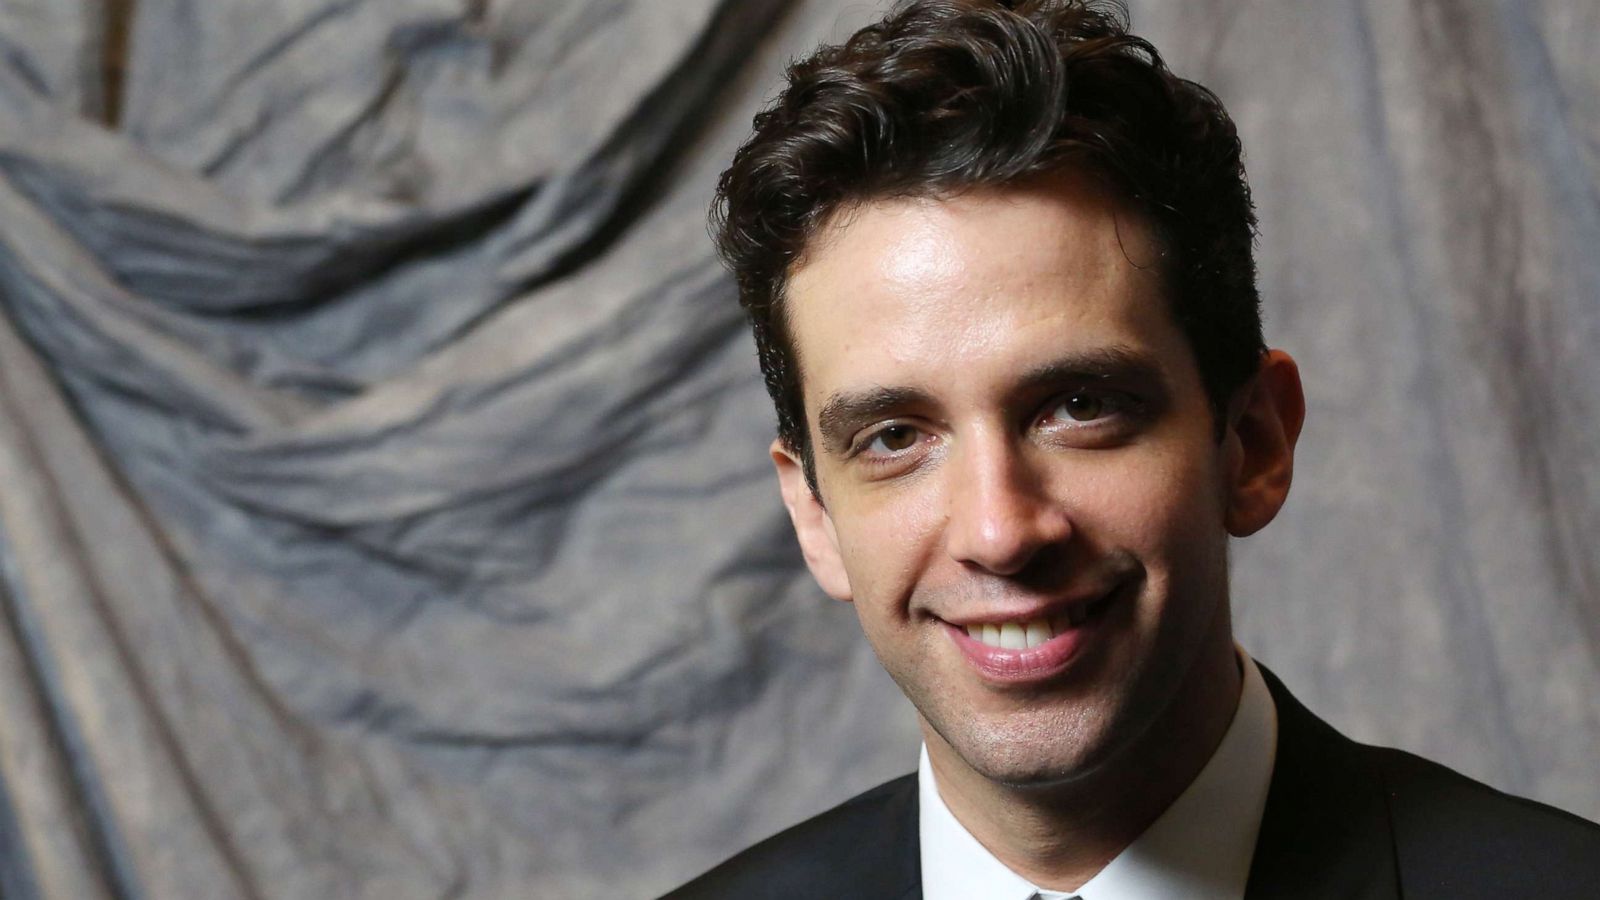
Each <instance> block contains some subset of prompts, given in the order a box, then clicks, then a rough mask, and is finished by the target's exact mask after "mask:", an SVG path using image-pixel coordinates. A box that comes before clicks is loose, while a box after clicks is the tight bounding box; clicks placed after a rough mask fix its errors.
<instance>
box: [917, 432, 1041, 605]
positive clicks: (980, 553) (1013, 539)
mask: <svg viewBox="0 0 1600 900" xmlns="http://www.w3.org/2000/svg"><path fill="white" fill-rule="evenodd" d="M963 450H964V451H965V452H962V451H958V452H957V453H956V454H954V456H955V459H952V460H951V462H953V463H955V465H954V466H953V467H952V469H953V471H951V472H950V475H951V476H952V478H951V482H952V483H951V485H950V488H949V493H948V495H947V496H948V497H949V509H948V513H947V518H946V523H945V543H946V549H947V551H948V552H949V554H950V556H951V557H952V558H954V559H955V560H956V561H957V562H960V563H962V564H963V565H966V566H969V567H973V568H978V569H982V570H984V571H987V572H989V573H992V574H995V575H1002V576H1011V575H1017V574H1019V573H1021V572H1022V571H1023V570H1025V569H1027V568H1028V566H1029V565H1030V564H1031V563H1032V562H1034V560H1035V559H1036V558H1038V557H1039V556H1040V553H1041V551H1044V550H1046V549H1047V548H1050V547H1059V546H1061V545H1063V544H1065V543H1066V541H1067V540H1068V538H1070V537H1071V536H1072V520H1071V518H1070V517H1069V516H1068V515H1067V510H1066V509H1065V507H1064V506H1062V505H1061V504H1060V503H1058V502H1056V501H1054V500H1053V499H1052V498H1051V497H1050V496H1049V492H1048V491H1047V490H1046V481H1045V479H1044V478H1043V477H1042V475H1043V473H1042V472H1040V471H1039V470H1038V469H1037V464H1036V463H1032V462H1030V460H1028V459H1027V458H1025V456H1024V454H1023V452H1022V450H1021V448H1019V447H1017V446H1016V445H1015V444H1014V443H1012V442H1009V441H1005V440H999V439H996V440H991V441H987V442H981V443H979V442H973V443H969V445H968V446H967V447H965V448H963Z"/></svg>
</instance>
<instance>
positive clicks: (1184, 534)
mask: <svg viewBox="0 0 1600 900" xmlns="http://www.w3.org/2000/svg"><path fill="white" fill-rule="evenodd" d="M1072 481H1073V485H1072V487H1071V488H1070V490H1071V493H1072V495H1073V496H1074V498H1075V499H1074V503H1073V506H1074V507H1075V510H1074V513H1075V515H1074V519H1075V521H1076V523H1077V525H1078V530H1079V532H1080V534H1081V535H1082V536H1083V537H1084V538H1085V539H1087V540H1089V541H1090V542H1092V543H1095V544H1098V545H1103V546H1102V549H1111V548H1113V547H1115V548H1121V549H1126V550H1131V551H1133V552H1134V553H1135V554H1136V555H1138V556H1140V557H1142V558H1143V560H1144V562H1145V564H1146V565H1147V566H1151V567H1161V566H1163V562H1162V560H1169V559H1171V558H1172V557H1174V556H1181V555H1183V554H1185V553H1187V552H1190V551H1193V550H1196V549H1199V548H1202V547H1207V546H1209V545H1210V544H1212V543H1215V542H1216V540H1215V539H1216V538H1217V536H1218V535H1220V534H1221V532H1222V524H1223V512H1224V511H1223V507H1222V503H1221V498H1220V496H1219V493H1218V491H1217V488H1216V484H1217V478H1216V475H1215V472H1214V471H1213V466H1212V464H1211V458H1210V457H1209V456H1207V455H1204V454H1199V453H1195V452H1193V451H1192V450H1190V451H1189V452H1180V451H1173V452H1166V453H1149V452H1142V453H1134V452H1130V453H1126V454H1123V455H1121V456H1120V457H1119V458H1117V459H1116V460H1114V461H1108V464H1106V465H1104V466H1099V467H1096V468H1095V470H1094V471H1093V472H1092V473H1090V472H1087V471H1079V472H1076V473H1074V476H1073V478H1072Z"/></svg>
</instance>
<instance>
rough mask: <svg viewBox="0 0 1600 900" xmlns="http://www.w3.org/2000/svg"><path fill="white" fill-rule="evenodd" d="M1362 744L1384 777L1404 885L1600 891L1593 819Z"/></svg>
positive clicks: (1473, 892) (1540, 893) (1464, 890)
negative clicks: (1580, 816)
mask: <svg viewBox="0 0 1600 900" xmlns="http://www.w3.org/2000/svg"><path fill="white" fill-rule="evenodd" d="M1364 749H1365V751H1366V753H1367V755H1368V758H1369V759H1370V760H1372V763H1373V767H1374V769H1375V770H1376V771H1377V772H1378V773H1379V776H1380V777H1381V779H1382V781H1383V787H1384V791H1385V793H1386V795H1387V798H1388V804H1389V810H1390V815H1391V817H1392V822H1393V828H1394V842H1395V852H1396V855H1397V857H1398V862H1399V869H1400V872H1401V873H1402V880H1403V881H1404V882H1406V887H1407V888H1408V889H1415V890H1416V891H1418V892H1427V893H1433V892H1436V891H1451V892H1455V893H1456V894H1457V895H1458V896H1478V895H1480V894H1489V893H1494V892H1509V893H1506V894H1505V895H1507V896H1510V895H1520V896H1537V897H1575V898H1576V897H1600V825H1596V824H1595V823H1593V822H1589V821H1586V820H1584V819H1581V818H1579V817H1577V816H1574V815H1571V814H1570V813H1565V812H1562V811H1561V810H1558V809H1555V808H1554V807H1551V806H1546V805H1545V804H1543V803H1538V802H1536V801H1533V800H1528V799H1524V798H1522V797H1515V796H1512V795H1510V794H1506V793H1503V792H1501V791H1498V790H1495V789H1494V788H1491V787H1489V786H1488V785H1486V784H1482V783H1480V782H1477V781H1474V780H1472V779H1471V778H1468V777H1466V776H1465V775H1462V774H1460V773H1458V772H1455V771H1453V770H1451V769H1449V768H1446V767H1445V766H1442V765H1439V764H1438V763H1435V762H1430V761H1429V760H1426V759H1423V758H1421V757H1419V756H1415V755H1413V754H1410V753H1406V752H1404V751H1402V750H1393V749H1388V748H1377V747H1368V748H1364Z"/></svg>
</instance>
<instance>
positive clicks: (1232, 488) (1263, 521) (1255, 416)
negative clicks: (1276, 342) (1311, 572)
mask: <svg viewBox="0 0 1600 900" xmlns="http://www.w3.org/2000/svg"><path fill="white" fill-rule="evenodd" d="M1230 413H1231V414H1230V416H1229V425H1228V431H1227V434H1226V436H1225V440H1226V442H1227V447H1226V456H1227V462H1226V464H1227V467H1228V473H1227V477H1228V498H1227V512H1226V521H1225V523H1224V524H1225V525H1226V526H1227V529H1228V533H1229V534H1232V535H1233V536H1234V537H1244V536H1246V535H1249V534H1254V533H1255V532H1257V531H1260V530H1261V529H1262V528H1264V527H1266V525H1267V523H1268V522H1271V521H1272V520H1273V519H1274V518H1275V517H1276V516H1277V515H1278V510H1280V509H1282V508H1283V504H1284V501H1286V500H1287V499H1288V497H1289V484H1290V482H1291V481H1293V479H1294V446H1295V442H1296V441H1297V440H1298V439H1299V437H1300V426H1301V425H1302V424H1303V423H1304V422H1305V415H1306V401H1305V395H1304V393H1303V392H1302V390H1301V387H1300V370H1299V367H1298V366H1297V365H1296V364H1295V361H1294V359H1293V358H1292V357H1290V356H1289V354H1287V353H1285V352H1283V351H1282V350H1270V351H1268V352H1267V355H1266V356H1265V357H1263V358H1262V361H1261V368H1260V370H1259V371H1257V373H1256V375H1255V377H1254V378H1252V379H1251V380H1250V382H1249V383H1247V384H1246V385H1245V386H1244V387H1243V388H1242V389H1241V395H1240V397H1238V398H1236V408H1235V409H1234V410H1232V411H1230Z"/></svg>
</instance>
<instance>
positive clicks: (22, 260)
mask: <svg viewBox="0 0 1600 900" xmlns="http://www.w3.org/2000/svg"><path fill="white" fill-rule="evenodd" d="M1132 7H1133V9H1132V12H1133V21H1134V25H1135V28H1136V30H1138V31H1140V32H1141V33H1144V34H1146V35H1147V36H1149V37H1151V38H1152V39H1153V40H1155V41H1156V43H1157V44H1158V46H1160V47H1162V48H1163V50H1164V51H1165V53H1166V55H1167V57H1168V59H1169V61H1170V62H1171V64H1172V65H1173V67H1174V68H1175V69H1176V70H1178V71H1179V72H1180V73H1181V74H1184V75H1187V76H1189V77H1193V78H1195V79H1197V80H1200V81H1202V82H1203V83H1205V84H1207V85H1209V86H1211V87H1212V88H1214V89H1215V90H1216V91H1217V92H1218V93H1219V94H1220V95H1221V96H1222V97H1223V98H1224V100H1225V101H1226V102H1227V103H1228V105H1229V106H1230V108H1231V109H1232V110H1233V112H1234V114H1235V116H1236V118H1237V119H1238V121H1239V123H1240V126H1241V128H1242V130H1243V132H1244V138H1245V145H1246V152H1247V156H1248V165H1249V168H1250V171H1251V174H1252V180H1253V184H1254V186H1255V192H1256V199H1257V202H1258V204H1259V207H1260V213H1261V221H1262V234H1261V241H1260V262H1261V271H1262V276H1261V284H1262V290H1263V295H1264V297H1265V303H1266V306H1267V330H1268V335H1269V339H1270V342H1271V343H1273V344H1275V345H1277V346H1282V347H1284V348H1286V349H1288V350H1289V351H1290V352H1291V353H1293V354H1295V355H1296V356H1297V357H1298V358H1299V360H1300V361H1301V363H1302V367H1303V373H1304V376H1305V380H1306V385H1307V390H1308V395H1309V407H1310V411H1309V421H1308V424H1307V428H1306V432H1305V435H1304V438H1303V441H1302V444H1301V453H1300V467H1299V471H1298V473H1297V474H1298V477H1297V481H1296V486H1295V490H1294V495H1293V497H1292V498H1291V500H1290V503H1289V506H1288V508H1287V509H1286V510H1285V512H1284V514H1283V516H1282V517H1281V519H1280V520H1279V522H1277V523H1276V524H1274V525H1273V526H1272V527H1270V528H1269V529H1268V530H1267V531H1265V532H1264V533H1262V534H1261V535H1259V536H1257V537H1253V538H1250V539H1248V540H1245V541H1242V542H1239V543H1238V544H1237V546H1236V549H1235V554H1234V568H1235V578H1234V582H1235V585H1234V587H1235V590H1234V598H1235V607H1236V609H1237V621H1238V633H1239V635H1240V640H1241V642H1242V643H1243V644H1244V646H1245V647H1246V648H1247V649H1249V650H1250V651H1251V652H1253V653H1254V654H1256V655H1257V656H1258V657H1259V658H1261V659H1262V660H1263V661H1264V662H1266V663H1267V664H1268V665H1270V666H1272V667H1273V668H1274V669H1275V670H1276V671H1277V672H1278V673H1279V674H1280V675H1282V676H1283V677H1284V679H1285V680H1286V681H1287V682H1288V684H1289V685H1290V686H1291V688H1293V689H1294V690H1296V691H1297V692H1299V694H1300V695H1301V696H1302V698H1303V699H1305V700H1306V701H1307V702H1308V704H1309V705H1311V706H1312V708H1313V709H1315V710H1317V711H1318V712H1320V713H1321V714H1322V715H1324V716H1325V717H1326V718H1328V719H1330V720H1331V721H1332V722H1333V723H1334V724H1335V725H1337V726H1339V727H1341V728H1343V729H1344V730H1346V731H1347V732H1349V733H1351V734H1352V735H1354V736H1356V737H1359V738H1361V739H1364V740H1370V741H1377V742H1383V743H1390V744H1396V745H1399V746H1402V747H1406V748H1408V749H1412V750H1415V751H1418V752H1421V753H1424V754H1426V755H1429V756H1433V757H1436V758H1438V759H1441V760H1443V761H1445V762H1447V763H1449V764H1450V765H1452V766H1454V767H1456V768H1458V769H1461V770H1462V771H1464V772H1466V773H1468V774H1470V775H1473V776H1475V777H1478V778H1481V779H1484V780H1487V781H1488V782H1490V783H1491V784H1494V785H1496V786H1499V787H1503V788H1505V789H1508V790H1511V791H1515V792H1519V793H1524V794H1528V795H1531V796H1533V797H1536V798H1538V799H1541V800H1544V801H1547V802H1550V803H1553V804H1555V805H1557V806H1560V807H1563V808H1566V809H1569V810H1572V811H1574V812H1577V813H1579V814H1582V815H1585V816H1588V817H1591V818H1594V817H1600V778H1597V777H1596V772H1597V768H1596V765H1597V764H1596V758H1597V757H1596V751H1597V748H1600V700H1597V699H1596V697H1597V694H1600V691H1597V688H1600V552H1597V551H1596V550H1595V545H1596V534H1597V533H1600V527H1597V526H1600V424H1597V422H1600V354H1597V353H1596V352H1595V348H1596V347H1597V346H1600V4H1596V3H1595V2H1593V0H1528V2H1523V0H1498V2H1495V0H1459V2H1445V0H1405V2H1398V0H1367V2H1356V0H1340V2H1313V0H1297V2H1282V0H1237V2H1227V0H1212V2H1181V3H1180V2H1176V0H1144V2H1135V3H1133V4H1132ZM875 12H876V7H875V4H873V3H868V2H864V0H787V2H786V0H205V2H201V0H119V2H110V0H0V895H3V896H4V897H6V898H8V900H10V898H17V900H34V898H50V900H56V898H168V897H183V898H189V897H195V898H201V897H204V898H229V897H242V898H302V897H341V898H343V897H351V898H356V897H371V898H444V897H472V898H479V897H483V898H490V897H552V898H569V897H570V898H589V897H593V898H600V897H605V898H612V897H649V896H654V895H656V894H659V893H661V892H662V891H664V890H666V889H667V888H669V887H671V886H673V885H675V884H676V883H678V882H680V881H682V880H684V879H686V878H688V877H689V876H691V875H693V874H695V873H696V872H698V871H700V870H702V869H704V868H705V867H707V866H708V865H710V864H711V863H713V862H715V861H717V860H718V859H720V858H722V857H724V856H726V855H727V854H729V853H731V852H733V851H734V850H737V849H739V848H741V847H743V846H745V845H747V844H749V843H751V842H753V841H754V840H756V839H758V838H760V837H763V836H764V835H766V834H768V833H771V832H772V831H774V830H776V829H778V828H779V827H781V826H783V825H786V824H788V823H790V822H793V821H795V820H797V819H799V818H801V817H803V816H805V815H807V814H810V813H813V812H816V811H818V810H820V809H822V808H824V807H826V806H829V805H832V804H833V803H835V802H838V801H839V800H841V799H843V798H844V797H846V796H849V795H850V794H852V793H854V792H856V791H858V790H860V789H862V788H864V787H867V786H869V785H870V784H873V783H875V782H877V781H879V780H882V779H884V778H887V777H889V776H891V775H894V774H898V773H900V772H903V771H907V770H909V769H910V768H911V767H912V765H913V763H914V759H915V753H916V746H917V737H916V731H915V727H914V724H913V722H912V719H911V715H910V712H909V709H908V708H907V707H906V705H905V703H904V701H903V700H901V699H900V696H899V694H898V692H897V691H896V690H895V688H894V686H893V685H892V684H890V683H889V682H888V680H887V678H886V677H885V676H884V675H883V674H882V673H881V672H880V671H879V670H878V668H877V666H876V663H875V661H874V660H873V658H872V656H871V654H870V652H869V650H868V649H867V647H866V645H865V643H864V641H863V640H862V639H861V638H860V637H859V634H858V633H857V629H856V625H855V623H854V620H853V616H852V614H851V611H850V610H849V608H848V607H846V606H843V605H841V604H834V603H832V602H830V601H827V600H826V599H824V598H822V596H821V594H820V592H819V591H818V590H817V589H816V587H815V586H814V585H813V584H812V583H811V581H810V579H809V577H808V576H807V575H806V573H805V571H804V569H803V566H802V565H801V563H800V560H799V555H798V553H797V551H796V550H795V548H794V547H793V539H792V537H791V535H790V533H789V526H788V523H787V520H786V518H785V516H784V514H783V512H782V509H781V507H780V505H779V503H778V499H777V494H776V491H775V488H774V486H773V484H772V478H771V474H770V467H769V464H768V462H767V460H766V455H765V446H766V443H767V442H768V441H769V440H770V438H771V435H772V429H773V416H772V412H771V409H770V407H769V405H768V402H767V399H766V396H765V394H764V392H763V390H762V387H761V384H760V380H759V377H758V375H757V371H756V366H755V361H754V353H753V350H752V347H751V344H750V340H749V338H748V336H747V335H746V334H745V332H744V330H743V324H742V320H741V318H740V314H739V311H738V309H737V305H736V302H735V299H734V294H733V290H732V287H731V283H730V281H729V279H728V277H727V276H726V275H725V274H724V273H723V272H722V271H721V270H720V269H719V268H718V266H717V264H716V262H715V260H714V258H713V256H712V253H711V249H710V244H709V241H708V240H707V238H706V234H705V226H704V211H705V206H706V203H707V201H708V200H709V197H710V192H711V187H712V185H713V183H714V181H715V177H716V175H717V173H718V172H719V171H720V169H721V167H722V166H723V165H724V164H725V163H726V161H727V159H728V158H729V156H730V154H731V153H732V150H733V148H734V147H735V146H736V145H737V144H738V142H739V140H740V139H741V138H742V137H743V136H744V134H745V133H746V132H747V130H748V128H749V121H750V116H751V114H752V113H753V112H754V110H755V109H756V108H758V106H759V105H760V104H761V102H762V101H763V100H764V99H766V98H769V97H770V96H771V95H772V93H773V91H774V90H775V87H776V84H777V80H778V76H779V73H780V71H781V68H782V65H783V63H784V62H785V61H786V60H787V59H789V58H791V57H793V56H795V55H797V54H800V53H803V52H805V51H806V50H807V49H808V48H809V47H811V46H813V45H814V44H815V43H817V42H818V41H820V40H823V39H825V38H830V37H838V36H840V35H842V34H844V33H847V32H848V31H849V30H851V29H853V28H854V27H855V26H857V25H859V24H861V23H863V22H864V21H867V20H868V19H869V18H871V17H872V16H873V15H874V14H875Z"/></svg>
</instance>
